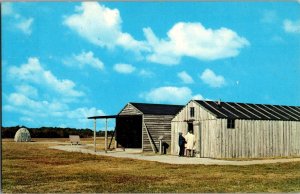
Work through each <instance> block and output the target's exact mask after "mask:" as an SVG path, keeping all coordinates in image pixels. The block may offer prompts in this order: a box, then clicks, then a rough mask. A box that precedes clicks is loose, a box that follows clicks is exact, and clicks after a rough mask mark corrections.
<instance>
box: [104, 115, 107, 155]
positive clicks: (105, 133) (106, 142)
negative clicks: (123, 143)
mask: <svg viewBox="0 0 300 194" xmlns="http://www.w3.org/2000/svg"><path fill="white" fill-rule="evenodd" d="M104 148H105V153H107V119H105V146H104Z"/></svg>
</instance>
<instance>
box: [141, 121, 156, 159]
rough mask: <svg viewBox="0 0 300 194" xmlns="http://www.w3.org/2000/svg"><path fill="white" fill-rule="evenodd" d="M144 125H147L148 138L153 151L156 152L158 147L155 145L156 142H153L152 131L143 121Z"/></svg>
mask: <svg viewBox="0 0 300 194" xmlns="http://www.w3.org/2000/svg"><path fill="white" fill-rule="evenodd" d="M143 125H144V127H145V129H146V133H147V136H148V139H149V141H150V144H151V148H152V151H153V152H154V153H156V152H157V150H156V147H155V145H154V143H153V140H152V138H151V135H150V133H149V130H148V129H147V126H146V124H145V123H144V122H143Z"/></svg>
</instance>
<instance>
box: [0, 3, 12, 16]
mask: <svg viewBox="0 0 300 194" xmlns="http://www.w3.org/2000/svg"><path fill="white" fill-rule="evenodd" d="M1 13H2V15H3V16H9V15H12V14H13V13H14V11H13V8H12V4H11V3H10V2H2V3H1Z"/></svg>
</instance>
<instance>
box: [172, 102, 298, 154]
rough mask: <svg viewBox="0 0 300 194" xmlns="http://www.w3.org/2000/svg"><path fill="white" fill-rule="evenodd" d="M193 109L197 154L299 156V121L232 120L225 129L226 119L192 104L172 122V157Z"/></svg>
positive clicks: (175, 152) (176, 152)
mask: <svg viewBox="0 0 300 194" xmlns="http://www.w3.org/2000/svg"><path fill="white" fill-rule="evenodd" d="M190 107H195V118H194V119H195V121H194V122H193V124H194V134H195V136H196V139H197V142H196V144H197V145H196V152H197V153H199V155H198V156H200V157H209V158H262V157H277V156H300V122H296V121H270V120H264V121H259V120H235V128H234V129H228V128H227V119H216V118H215V117H214V116H213V115H212V114H211V113H209V112H208V111H207V110H206V109H204V108H202V107H201V106H199V104H197V103H196V102H194V101H191V102H189V103H188V104H187V106H186V107H185V108H184V109H182V110H181V111H180V112H179V113H178V114H177V115H176V116H175V117H174V119H173V120H172V126H171V128H172V132H171V134H172V137H171V140H172V141H171V154H174V155H177V154H178V148H179V147H178V133H179V131H181V132H183V134H185V133H186V132H187V122H186V121H185V120H189V119H192V118H190V115H189V110H190Z"/></svg>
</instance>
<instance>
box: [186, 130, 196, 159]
mask: <svg viewBox="0 0 300 194" xmlns="http://www.w3.org/2000/svg"><path fill="white" fill-rule="evenodd" d="M185 140H186V155H187V156H188V157H191V156H194V153H193V152H194V146H195V142H196V141H195V135H194V134H193V133H192V131H189V132H188V133H187V134H186V135H185Z"/></svg>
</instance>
